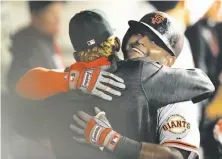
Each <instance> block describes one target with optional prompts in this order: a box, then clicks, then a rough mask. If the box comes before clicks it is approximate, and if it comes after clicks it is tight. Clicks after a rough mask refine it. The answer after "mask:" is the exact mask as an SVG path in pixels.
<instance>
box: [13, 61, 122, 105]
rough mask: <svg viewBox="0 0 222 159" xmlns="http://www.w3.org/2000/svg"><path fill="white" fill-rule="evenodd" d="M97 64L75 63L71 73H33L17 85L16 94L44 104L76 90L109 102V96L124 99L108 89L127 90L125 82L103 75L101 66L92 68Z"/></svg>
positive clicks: (42, 70) (35, 71)
mask: <svg viewBox="0 0 222 159" xmlns="http://www.w3.org/2000/svg"><path fill="white" fill-rule="evenodd" d="M94 63H95V64H96V62H94ZM94 63H84V62H77V63H74V64H72V65H71V66H70V67H68V68H69V69H68V72H66V70H65V71H63V70H60V71H59V70H50V69H46V68H42V67H37V68H34V69H31V70H30V71H28V72H27V73H26V74H25V75H24V76H23V77H22V78H21V79H20V80H19V81H18V82H17V85H16V91H17V93H18V94H19V95H20V96H22V97H24V98H27V99H31V100H42V99H45V98H48V97H49V96H52V95H55V94H57V93H63V92H68V91H74V90H81V91H83V92H85V93H89V94H92V95H94V96H97V97H99V98H102V99H104V100H109V101H111V100H112V96H110V95H108V94H106V92H108V93H110V94H111V95H115V96H121V92H119V91H118V90H114V89H112V88H110V86H108V85H111V86H114V87H117V88H120V89H125V87H126V86H125V85H124V81H123V79H121V78H119V77H117V76H115V75H114V74H112V73H109V72H106V71H103V70H102V69H101V68H100V67H99V66H95V67H93V66H94V65H93V64H94ZM89 66H90V67H89ZM91 66H92V68H91ZM113 79H115V81H114V80H113ZM97 88H99V89H97ZM101 90H102V91H101ZM104 92H105V93H104Z"/></svg>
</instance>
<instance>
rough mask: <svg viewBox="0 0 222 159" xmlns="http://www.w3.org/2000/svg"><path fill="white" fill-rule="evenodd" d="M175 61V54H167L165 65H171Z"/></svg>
mask: <svg viewBox="0 0 222 159" xmlns="http://www.w3.org/2000/svg"><path fill="white" fill-rule="evenodd" d="M175 61H176V57H175V56H167V66H169V67H171V66H172V65H173V64H174V63H175Z"/></svg>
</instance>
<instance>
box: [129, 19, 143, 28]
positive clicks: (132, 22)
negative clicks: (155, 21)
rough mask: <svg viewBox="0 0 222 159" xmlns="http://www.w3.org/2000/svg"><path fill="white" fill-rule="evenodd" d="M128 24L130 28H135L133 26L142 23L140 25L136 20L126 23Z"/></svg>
mask: <svg viewBox="0 0 222 159" xmlns="http://www.w3.org/2000/svg"><path fill="white" fill-rule="evenodd" d="M128 24H129V26H130V27H132V26H135V25H143V24H142V23H140V22H138V21H136V20H130V21H128ZM143 26H145V25H143Z"/></svg>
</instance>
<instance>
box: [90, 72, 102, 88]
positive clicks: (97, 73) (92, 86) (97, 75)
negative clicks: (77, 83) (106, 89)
mask: <svg viewBox="0 0 222 159" xmlns="http://www.w3.org/2000/svg"><path fill="white" fill-rule="evenodd" d="M99 74H100V69H95V70H93V72H92V77H91V81H90V84H89V86H88V91H89V92H91V91H92V90H93V88H94V86H95V84H96V81H97V79H98V77H99Z"/></svg>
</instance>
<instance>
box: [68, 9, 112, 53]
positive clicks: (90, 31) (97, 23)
mask: <svg viewBox="0 0 222 159" xmlns="http://www.w3.org/2000/svg"><path fill="white" fill-rule="evenodd" d="M112 35H113V29H112V28H111V25H110V24H109V22H108V21H107V20H106V15H105V13H104V12H102V11H100V10H85V11H81V12H80V13H77V14H75V15H74V16H73V17H72V19H71V20H70V22H69V37H70V40H71V43H72V45H73V48H74V50H75V52H79V51H83V50H86V49H91V48H93V47H95V46H97V45H99V44H101V43H102V42H104V41H106V40H107V39H108V38H109V37H110V36H112Z"/></svg>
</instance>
